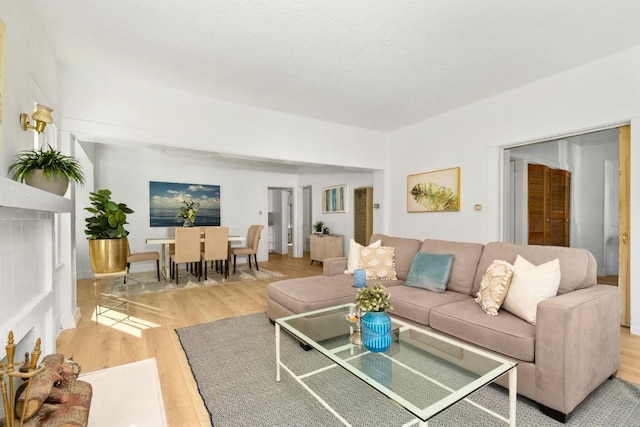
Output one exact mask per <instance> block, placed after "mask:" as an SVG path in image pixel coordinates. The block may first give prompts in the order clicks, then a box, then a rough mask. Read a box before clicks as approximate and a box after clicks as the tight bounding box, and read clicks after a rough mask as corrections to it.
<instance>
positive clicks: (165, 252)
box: [146, 234, 247, 282]
mask: <svg viewBox="0 0 640 427" xmlns="http://www.w3.org/2000/svg"><path fill="white" fill-rule="evenodd" d="M246 239H247V238H246V237H244V236H233V235H229V245H232V244H233V243H237V242H240V243H243V242H245V240H246ZM200 241H201V242H204V234H203V236H202V237H201V238H200ZM146 242H147V245H162V250H161V251H160V264H161V265H162V273H163V275H164V279H165V280H166V281H167V282H169V281H170V280H171V273H170V258H171V256H170V255H169V248H170V247H171V245H172V244H174V243H176V238H175V237H148V238H147V240H146Z"/></svg>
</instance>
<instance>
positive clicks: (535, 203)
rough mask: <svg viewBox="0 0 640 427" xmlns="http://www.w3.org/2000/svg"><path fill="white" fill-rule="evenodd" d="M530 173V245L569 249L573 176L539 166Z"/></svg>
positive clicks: (532, 168) (563, 171)
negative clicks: (567, 247)
mask: <svg viewBox="0 0 640 427" xmlns="http://www.w3.org/2000/svg"><path fill="white" fill-rule="evenodd" d="M527 171H528V203H527V209H528V241H529V244H530V245H547V246H551V245H555V246H569V230H570V225H571V223H570V214H571V210H570V202H569V201H570V200H571V173H570V172H569V171H565V170H562V169H551V168H549V167H548V166H544V165H537V164H529V165H528V168H527Z"/></svg>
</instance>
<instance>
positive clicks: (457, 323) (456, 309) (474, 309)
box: [429, 298, 536, 362]
mask: <svg viewBox="0 0 640 427" xmlns="http://www.w3.org/2000/svg"><path fill="white" fill-rule="evenodd" d="M429 323H430V325H429V326H431V327H432V328H433V329H436V330H438V331H440V332H443V333H445V334H448V335H451V336H453V337H456V338H459V339H461V340H464V341H467V342H470V343H472V344H476V345H478V346H480V347H484V348H488V349H491V351H495V352H497V353H501V354H504V355H506V356H509V357H513V358H515V359H518V360H523V361H525V362H533V361H534V358H535V341H536V327H535V326H534V325H532V324H530V323H528V322H525V321H524V320H522V319H520V318H519V317H517V316H514V315H513V314H511V313H509V312H506V311H504V310H502V311H500V315H499V316H487V314H486V313H485V312H484V311H482V309H481V308H480V306H479V305H478V304H476V302H475V301H474V300H473V298H467V299H465V300H464V301H459V302H454V303H451V304H446V305H441V306H438V307H434V308H433V309H432V310H431V316H430V318H429Z"/></svg>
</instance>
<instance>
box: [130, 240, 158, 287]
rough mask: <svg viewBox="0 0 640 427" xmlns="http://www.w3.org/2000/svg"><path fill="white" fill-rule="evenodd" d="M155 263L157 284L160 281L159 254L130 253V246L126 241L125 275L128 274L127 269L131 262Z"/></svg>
mask: <svg viewBox="0 0 640 427" xmlns="http://www.w3.org/2000/svg"><path fill="white" fill-rule="evenodd" d="M145 261H155V262H156V273H157V274H158V282H159V281H160V254H159V253H158V252H152V251H150V252H134V253H131V246H130V245H129V241H128V240H127V274H129V268H130V267H131V263H132V262H145Z"/></svg>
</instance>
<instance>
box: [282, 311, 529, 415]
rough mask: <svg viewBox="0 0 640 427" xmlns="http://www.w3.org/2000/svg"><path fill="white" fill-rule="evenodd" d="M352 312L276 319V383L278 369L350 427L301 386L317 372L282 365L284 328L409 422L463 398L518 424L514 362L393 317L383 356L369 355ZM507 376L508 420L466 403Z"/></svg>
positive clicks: (296, 315)
mask: <svg viewBox="0 0 640 427" xmlns="http://www.w3.org/2000/svg"><path fill="white" fill-rule="evenodd" d="M354 312H355V306H354V304H344V305H340V306H336V307H329V308H326V309H322V310H316V311H311V312H308V313H302V314H295V315H292V316H288V317H283V318H280V319H277V320H276V326H275V334H276V362H277V368H276V380H277V381H280V369H281V368H282V369H284V370H285V371H287V372H288V373H289V374H290V375H291V376H292V377H293V378H294V379H295V380H296V381H298V383H300V384H301V385H302V386H303V387H304V388H305V389H306V390H307V391H308V392H309V393H311V395H313V396H314V397H315V398H316V400H318V402H320V403H321V404H322V405H323V406H324V407H325V408H327V409H328V410H329V411H331V413H333V415H335V416H336V417H337V418H338V419H339V420H340V421H342V423H343V424H345V425H349V423H348V422H347V421H346V420H345V419H344V418H343V417H342V416H340V414H338V413H337V412H336V411H335V410H334V409H333V408H332V407H331V406H330V405H329V404H328V403H327V402H326V401H325V400H323V399H322V398H321V397H320V396H319V395H318V394H316V393H315V392H314V391H313V390H312V389H311V388H310V387H309V386H307V384H305V383H304V381H303V377H305V378H306V377H309V376H310V375H313V374H314V373H315V372H312V373H306V374H305V375H304V376H298V375H296V374H295V373H294V372H293V371H292V370H291V369H289V367H287V366H286V365H285V364H284V363H283V362H282V360H281V358H280V333H281V329H285V330H286V331H287V332H289V333H290V334H292V335H293V336H295V337H297V338H298V339H299V340H300V341H302V342H304V343H306V344H307V345H309V346H310V347H312V348H314V349H316V350H318V351H319V352H320V353H322V354H323V355H325V356H326V357H328V358H329V359H331V361H333V362H334V364H335V365H337V366H340V367H342V368H344V369H346V370H347V371H349V372H351V373H352V374H353V375H355V376H356V377H358V378H360V379H361V380H363V381H364V382H366V383H367V384H369V385H370V386H371V387H373V388H374V389H376V390H378V391H379V392H380V393H382V394H383V395H385V396H386V397H388V398H389V399H391V400H393V401H395V402H396V403H397V404H399V405H400V406H402V407H403V408H404V409H406V410H407V411H409V412H410V413H411V414H413V415H414V416H415V417H416V420H414V421H412V422H411V423H409V424H415V423H416V422H417V423H418V424H419V425H421V426H426V425H427V420H429V418H431V417H433V416H435V415H437V414H438V413H440V412H441V411H443V410H445V409H447V408H449V407H450V406H452V405H454V404H455V403H457V402H459V401H461V400H466V401H467V402H469V403H471V404H472V405H474V406H475V407H477V408H479V409H481V410H483V411H485V412H487V413H489V414H491V415H492V416H494V417H496V418H498V419H500V420H502V421H504V422H505V423H508V424H509V425H510V426H515V425H516V395H517V387H516V384H517V376H516V375H517V374H516V372H517V368H516V366H517V363H515V362H513V361H510V360H507V359H505V358H502V357H499V356H496V355H494V354H491V353H488V352H486V351H483V350H481V349H478V348H475V347H472V346H470V345H466V344H463V343H461V342H457V341H455V340H452V339H450V338H447V337H444V336H442V335H439V334H437V333H434V332H431V331H426V330H423V329H420V328H417V327H415V326H413V325H410V324H408V323H405V322H402V321H400V320H397V319H393V343H392V345H391V347H390V348H389V349H388V350H387V351H385V352H383V353H373V352H370V351H368V350H367V349H366V348H365V347H364V346H363V345H360V344H354V342H356V343H357V342H358V339H357V336H356V334H357V330H356V328H355V327H354V324H353V323H350V322H348V321H347V320H346V318H347V315H348V314H349V313H354ZM354 333H355V334H354ZM335 365H334V366H335ZM325 369H326V368H322V369H319V370H318V371H317V372H321V371H324V370H325ZM505 374H507V375H509V417H508V418H506V417H503V416H502V415H500V414H498V413H496V412H494V411H491V410H489V409H487V408H484V407H482V406H481V405H479V404H477V403H475V402H472V401H471V400H469V399H467V396H469V395H470V394H471V393H473V392H475V391H477V390H479V389H480V388H482V387H484V386H486V385H488V384H490V383H491V382H493V381H495V380H496V379H497V378H499V377H500V376H502V375H505Z"/></svg>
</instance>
